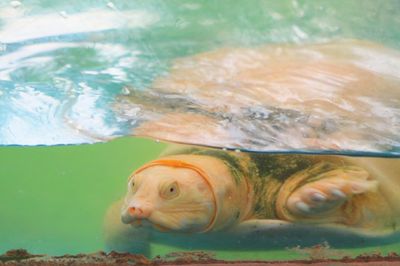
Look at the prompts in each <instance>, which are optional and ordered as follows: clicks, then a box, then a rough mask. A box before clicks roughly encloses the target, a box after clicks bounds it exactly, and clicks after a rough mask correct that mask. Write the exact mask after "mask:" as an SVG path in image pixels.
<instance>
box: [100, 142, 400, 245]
mask: <svg viewBox="0 0 400 266" xmlns="http://www.w3.org/2000/svg"><path fill="white" fill-rule="evenodd" d="M399 173H400V164H399V161H398V160H397V159H387V158H360V157H358V158H357V157H345V156H323V155H295V154H286V155H277V154H276V155H267V154H249V153H243V152H240V153H237V152H234V151H224V150H214V149H206V148H193V147H179V148H178V149H176V148H174V149H172V150H169V151H168V152H167V153H165V154H163V155H162V156H161V157H160V158H159V159H157V160H154V161H151V162H149V163H148V164H145V165H144V166H143V167H141V168H139V169H138V170H136V171H135V172H134V173H133V174H132V175H131V176H130V178H129V180H128V191H127V194H126V196H125V197H124V198H123V199H122V200H121V201H120V202H118V203H116V204H115V205H114V206H113V207H112V208H111V209H110V211H109V214H108V216H107V217H106V228H107V229H106V232H107V239H108V240H107V241H108V242H112V243H114V244H113V245H111V246H113V247H115V246H118V243H119V244H121V243H122V242H124V243H126V242H132V244H135V243H137V241H136V240H138V241H139V242H140V241H146V240H145V239H147V238H146V237H143V234H144V235H146V236H147V234H151V232H162V235H161V236H160V235H159V236H158V237H164V238H165V235H168V234H171V236H173V235H174V234H176V233H179V234H189V235H199V234H200V235H210V236H214V237H215V236H216V235H218V233H219V232H233V231H236V233H237V232H238V231H240V230H244V231H246V230H247V231H251V230H252V229H251V228H257V230H261V232H262V231H263V230H264V229H263V228H266V229H265V230H267V229H268V230H270V228H271V225H274V224H277V223H279V224H281V225H282V224H295V225H296V224H300V225H304V224H306V225H307V224H308V225H312V226H322V227H328V228H335V229H337V230H344V231H346V232H357V233H361V234H365V235H381V234H390V233H394V232H396V231H397V223H398V221H399V217H400V208H399V205H398V202H399V197H400V195H399V193H398V191H400V177H399ZM242 225H243V226H242ZM122 228H124V229H122ZM249 228H250V229H249ZM232 230H233V231H232ZM135 232H138V234H139V235H141V237H140V239H138V237H137V235H135ZM146 232H147V233H146ZM118 235H119V236H120V237H123V238H125V240H124V241H120V240H118V239H120V238H119V237H118ZM156 235H157V234H153V238H151V240H150V239H149V240H148V241H156V240H157V239H156V238H157V237H156ZM129 236H132V237H129ZM173 239H174V237H171V239H170V241H171V242H174V241H176V239H175V240H173ZM115 243H117V244H115ZM128 246H129V245H128Z"/></svg>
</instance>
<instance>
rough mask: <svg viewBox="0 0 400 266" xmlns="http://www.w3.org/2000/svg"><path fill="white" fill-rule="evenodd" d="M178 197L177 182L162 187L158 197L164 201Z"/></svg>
mask: <svg viewBox="0 0 400 266" xmlns="http://www.w3.org/2000/svg"><path fill="white" fill-rule="evenodd" d="M178 195H179V186H178V183H177V182H173V183H171V184H168V185H167V186H164V187H163V188H162V189H161V191H160V196H161V197H162V198H164V199H173V198H175V197H176V196H178Z"/></svg>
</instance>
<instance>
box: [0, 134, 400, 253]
mask: <svg viewBox="0 0 400 266" xmlns="http://www.w3.org/2000/svg"><path fill="white" fill-rule="evenodd" d="M165 146H166V145H165V144H163V143H158V142H155V141H152V140H146V139H139V138H129V137H128V138H122V139H117V140H114V141H112V142H109V143H105V144H102V143H99V144H92V145H77V146H53V147H44V146H41V147H0V166H1V167H0V176H1V179H0V202H1V204H0V214H1V216H0V220H1V226H0V253H2V252H5V251H6V250H9V249H13V248H25V249H28V250H29V251H30V252H33V253H46V254H52V255H60V254H65V253H69V254H75V253H81V252H95V251H99V250H102V249H103V248H104V244H103V239H102V224H103V217H104V214H105V211H106V209H107V208H108V206H109V205H110V204H111V203H112V202H113V201H116V200H117V199H119V198H120V197H121V196H122V195H123V194H124V193H125V189H126V180H127V177H128V175H129V174H130V173H131V172H132V171H133V170H134V169H136V168H138V167H139V166H140V165H142V164H143V163H145V162H146V161H149V160H151V159H154V158H156V157H157V155H158V154H159V153H160V152H161V151H162V150H163V149H164V148H165ZM152 248H153V252H152V255H153V256H155V255H159V254H161V255H163V254H166V253H168V252H172V251H176V248H174V247H168V246H161V245H153V246H152ZM376 250H378V251H381V252H383V253H386V252H389V251H399V250H400V244H390V245H386V246H378V247H366V248H357V247H355V248H354V249H349V250H345V251H344V252H346V254H352V255H356V254H360V253H363V252H372V251H376ZM217 257H219V258H223V259H291V258H302V257H304V255H301V254H298V253H296V252H293V251H288V250H285V249H282V250H265V251H262V250H261V251H260V250H258V251H235V252H230V251H219V252H217Z"/></svg>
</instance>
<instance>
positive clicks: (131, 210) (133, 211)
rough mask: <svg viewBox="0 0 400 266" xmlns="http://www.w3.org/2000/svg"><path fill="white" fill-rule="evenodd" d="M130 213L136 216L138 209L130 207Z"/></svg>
mask: <svg viewBox="0 0 400 266" xmlns="http://www.w3.org/2000/svg"><path fill="white" fill-rule="evenodd" d="M128 212H129V214H130V215H135V212H136V208H135V207H129V208H128Z"/></svg>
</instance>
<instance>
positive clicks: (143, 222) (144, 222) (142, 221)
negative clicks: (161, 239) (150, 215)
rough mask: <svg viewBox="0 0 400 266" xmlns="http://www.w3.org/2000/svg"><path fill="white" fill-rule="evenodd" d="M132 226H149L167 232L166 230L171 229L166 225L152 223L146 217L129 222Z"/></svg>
mask: <svg viewBox="0 0 400 266" xmlns="http://www.w3.org/2000/svg"><path fill="white" fill-rule="evenodd" d="M129 224H130V225H131V226H132V227H135V228H138V227H145V228H150V227H153V228H155V229H157V230H158V231H161V232H167V231H171V229H169V228H168V227H166V226H163V225H160V224H158V223H154V222H152V221H150V220H148V219H135V220H133V221H132V222H130V223H129Z"/></svg>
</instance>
